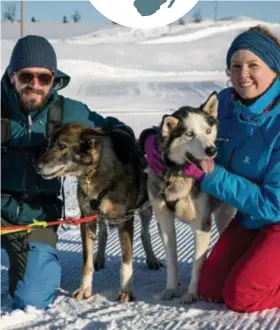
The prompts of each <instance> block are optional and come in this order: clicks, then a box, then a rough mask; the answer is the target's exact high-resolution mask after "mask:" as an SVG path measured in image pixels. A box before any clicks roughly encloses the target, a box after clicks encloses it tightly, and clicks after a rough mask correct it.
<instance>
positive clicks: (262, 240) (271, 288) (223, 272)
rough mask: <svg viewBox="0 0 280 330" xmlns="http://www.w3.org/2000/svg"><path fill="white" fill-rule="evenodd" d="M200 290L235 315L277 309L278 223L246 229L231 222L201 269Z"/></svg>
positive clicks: (279, 286)
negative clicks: (236, 313)
mask: <svg viewBox="0 0 280 330" xmlns="http://www.w3.org/2000/svg"><path fill="white" fill-rule="evenodd" d="M199 291H200V293H201V294H202V296H203V297H204V298H205V299H210V300H213V301H217V302H224V303H225V304H226V305H227V306H228V307H229V308H230V309H232V310H234V311H236V312H241V313H249V312H254V311H262V310H265V309H269V308H275V307H279V308H280V224H276V225H271V226H267V227H263V228H260V229H246V228H244V227H242V226H241V225H240V223H239V221H238V220H236V219H234V220H233V221H232V222H231V223H230V224H229V226H228V227H227V228H226V230H225V231H224V232H223V233H222V235H221V237H220V238H219V240H218V241H217V243H216V245H215V246H214V248H213V250H212V252H211V253H210V255H209V257H208V259H207V260H206V261H205V263H204V265H203V267H202V269H201V274H200V279H199ZM279 313H280V312H279Z"/></svg>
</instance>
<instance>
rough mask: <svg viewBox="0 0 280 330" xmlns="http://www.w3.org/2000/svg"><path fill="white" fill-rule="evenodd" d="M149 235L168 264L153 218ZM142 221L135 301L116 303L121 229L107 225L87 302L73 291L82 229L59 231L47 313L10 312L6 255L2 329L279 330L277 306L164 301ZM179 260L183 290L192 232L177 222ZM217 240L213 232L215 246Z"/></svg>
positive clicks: (69, 190)
mask: <svg viewBox="0 0 280 330" xmlns="http://www.w3.org/2000/svg"><path fill="white" fill-rule="evenodd" d="M75 189H76V184H75V181H72V180H69V179H67V180H66V201H67V202H66V205H67V214H68V215H71V216H76V217H78V216H79V212H78V209H77V201H76V200H75V197H74V196H75ZM150 227H151V228H150V233H151V238H152V243H153V248H154V251H155V253H156V255H157V257H158V258H159V259H160V260H161V261H162V262H163V263H165V254H164V249H163V246H162V243H161V240H160V237H159V235H158V229H157V226H156V221H155V219H153V221H152V223H151V226H150ZM140 231H141V228H140V220H139V218H138V216H137V217H136V220H135V238H134V293H135V297H136V301H134V302H131V303H126V304H119V303H117V302H115V298H116V294H117V291H118V288H119V270H120V262H121V260H120V247H119V239H118V234H117V230H115V229H109V235H108V244H107V249H106V267H105V269H103V270H101V271H99V272H96V273H95V275H94V279H93V283H94V295H93V296H92V297H91V298H90V299H88V300H84V301H75V300H74V299H72V298H71V293H72V292H73V291H74V290H75V289H76V288H77V287H78V286H79V282H80V271H81V266H82V254H81V251H82V248H81V240H80V232H79V229H78V228H75V227H74V228H73V227H71V226H67V227H66V228H65V229H60V240H59V244H58V248H59V254H60V260H61V264H62V270H63V272H62V284H61V288H62V289H60V290H59V292H58V297H57V299H56V300H55V302H54V304H53V305H52V306H51V307H50V308H49V309H48V310H46V311H45V312H42V311H38V310H36V309H34V308H32V307H29V308H27V310H26V311H25V312H23V311H19V310H16V311H12V312H11V300H10V298H9V297H8V296H7V290H8V287H7V266H5V265H6V264H7V258H6V256H5V254H2V257H3V266H2V284H3V283H4V286H3V285H2V290H3V294H2V318H1V329H26V330H29V329H34V330H35V329H38V330H39V329H40V330H42V329H51V330H60V329H61V330H64V329H67V330H70V329H71V330H72V329H73V330H74V329H84V330H86V329H88V330H89V329H94V330H104V329H109V330H115V329H122V330H137V329H141V330H153V329H157V330H184V329H186V330H189V329H192V330H196V329H197V330H201V329H203V330H233V329H234V330H247V329H248V330H260V329H267V330H268V329H269V330H278V329H279V327H280V319H279V310H277V309H275V310H271V311H264V312H262V313H252V314H238V313H234V312H232V311H229V310H227V309H226V307H225V306H224V304H212V303H206V302H202V301H201V302H198V303H195V304H192V305H185V306H184V305H182V304H181V303H180V299H179V298H178V299H174V300H172V301H162V300H160V295H161V292H162V290H163V289H164V287H165V271H166V267H163V268H161V269H160V270H148V269H147V267H146V264H145V254H144V250H143V247H142V243H141V238H140ZM176 232H177V241H178V260H179V264H180V276H181V284H182V292H184V291H185V290H186V288H187V284H188V281H189V279H190V271H191V263H192V253H193V236H192V232H191V230H190V227H189V226H188V225H187V224H182V223H178V222H177V223H176ZM216 239H217V233H216V230H215V228H214V229H213V231H212V239H211V247H212V246H213V244H214V242H215V241H216Z"/></svg>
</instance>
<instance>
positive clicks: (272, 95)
mask: <svg viewBox="0 0 280 330" xmlns="http://www.w3.org/2000/svg"><path fill="white" fill-rule="evenodd" d="M233 91H234V89H233V88H228V89H226V90H225V91H224V92H223V93H221V94H222V95H221V100H222V99H223V98H226V99H227V100H228V101H229V102H230V103H231V108H232V110H233V113H234V114H235V115H236V116H237V117H238V119H239V121H242V122H248V123H250V124H253V125H257V126H259V125H262V123H263V122H264V121H265V120H266V119H267V118H269V117H274V116H278V115H279V113H280V109H279V107H278V106H276V105H277V104H278V103H279V101H280V78H276V79H275V81H274V83H273V84H272V86H271V87H270V88H269V89H268V90H267V91H266V92H265V93H264V94H263V95H262V96H261V97H260V98H258V99H257V100H256V101H255V102H254V103H253V104H252V105H250V106H246V105H244V104H242V103H241V102H240V101H239V100H234V99H232V93H233ZM268 109H269V111H265V110H268Z"/></svg>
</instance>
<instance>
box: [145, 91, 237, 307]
mask: <svg viewBox="0 0 280 330" xmlns="http://www.w3.org/2000/svg"><path fill="white" fill-rule="evenodd" d="M217 112H218V97H217V93H215V92H214V93H212V94H211V95H210V96H209V98H208V100H207V101H206V102H205V103H204V104H202V105H201V106H200V107H199V108H193V107H189V106H184V107H181V108H180V109H179V110H177V111H175V112H174V113H173V114H171V115H165V116H164V117H163V119H162V122H161V129H160V133H159V150H160V151H161V154H162V157H163V160H164V162H165V165H166V172H165V174H164V175H163V176H159V175H155V174H154V173H152V171H149V175H148V176H149V178H148V192H149V198H150V201H151V204H152V206H153V209H154V212H155V216H156V219H157V222H158V225H159V231H160V235H161V238H162V241H163V245H164V247H165V252H166V259H167V283H166V289H165V291H164V293H163V299H172V298H173V297H177V296H179V272H178V263H177V245H176V233H175V218H177V219H178V220H180V221H183V222H187V223H188V224H189V225H190V226H191V228H192V230H193V232H194V235H195V252H194V260H193V266H192V274H191V281H190V284H189V286H188V291H187V292H186V293H185V294H184V295H183V296H182V298H181V301H182V302H183V303H191V302H192V301H195V300H196V299H198V289H197V286H198V280H199V274H200V269H201V267H202V265H203V263H204V261H205V258H206V256H207V251H208V247H209V241H210V232H211V222H212V221H211V220H212V216H213V217H214V219H215V222H216V226H217V228H218V230H219V232H220V233H221V232H222V231H223V230H224V229H225V227H226V226H227V225H228V223H229V221H230V220H231V219H232V218H233V216H234V214H235V210H234V209H233V208H232V207H230V206H228V205H226V204H224V203H222V202H220V201H218V200H216V199H215V198H214V197H211V196H210V195H208V194H206V193H204V192H201V191H200V189H199V183H198V182H197V180H195V179H193V178H191V177H185V176H184V175H183V172H182V171H183V167H184V164H185V163H186V162H190V163H193V164H195V165H197V166H198V167H199V168H201V169H203V170H204V171H205V172H206V173H207V172H211V171H212V170H213V167H214V162H213V158H215V156H216V154H217V149H216V145H215V141H216V138H217V131H218V120H217Z"/></svg>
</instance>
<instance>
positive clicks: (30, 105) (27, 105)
mask: <svg viewBox="0 0 280 330" xmlns="http://www.w3.org/2000/svg"><path fill="white" fill-rule="evenodd" d="M28 92H29V93H31V92H33V93H35V94H39V95H42V99H41V101H40V102H37V101H36V100H34V99H26V98H25V94H27V93H28ZM18 96H19V100H20V105H21V108H22V109H23V110H27V111H38V110H41V109H43V108H44V106H45V105H46V103H47V102H48V98H49V93H48V94H45V93H44V92H43V91H42V90H36V89H34V88H32V87H29V86H27V87H25V88H24V89H23V90H21V92H20V93H18Z"/></svg>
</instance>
